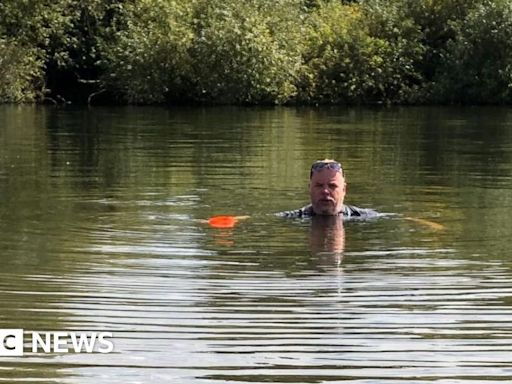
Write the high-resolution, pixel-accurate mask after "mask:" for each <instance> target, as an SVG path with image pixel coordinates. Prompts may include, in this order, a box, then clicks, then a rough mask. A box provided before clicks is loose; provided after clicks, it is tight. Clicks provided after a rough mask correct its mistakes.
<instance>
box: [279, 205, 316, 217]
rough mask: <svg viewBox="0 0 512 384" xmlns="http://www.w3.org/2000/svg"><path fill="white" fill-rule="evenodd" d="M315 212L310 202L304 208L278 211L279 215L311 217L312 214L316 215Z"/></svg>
mask: <svg viewBox="0 0 512 384" xmlns="http://www.w3.org/2000/svg"><path fill="white" fill-rule="evenodd" d="M314 214H315V213H314V212H313V206H312V205H311V204H308V205H306V206H304V207H302V208H299V209H294V210H292V211H282V212H278V213H277V216H281V217H292V218H294V217H296V218H301V217H311V216H314Z"/></svg>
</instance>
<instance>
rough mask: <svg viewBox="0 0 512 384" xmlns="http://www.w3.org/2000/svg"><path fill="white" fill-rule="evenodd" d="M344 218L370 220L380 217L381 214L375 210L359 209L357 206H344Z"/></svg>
mask: <svg viewBox="0 0 512 384" xmlns="http://www.w3.org/2000/svg"><path fill="white" fill-rule="evenodd" d="M343 216H344V217H346V218H359V219H368V218H372V217H377V216H379V213H378V212H377V211H375V210H373V209H369V208H359V207H356V206H355V205H347V204H345V205H344V206H343Z"/></svg>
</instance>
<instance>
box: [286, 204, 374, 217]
mask: <svg viewBox="0 0 512 384" xmlns="http://www.w3.org/2000/svg"><path fill="white" fill-rule="evenodd" d="M277 215H278V216H282V217H297V218H301V217H312V216H316V215H317V214H316V213H315V211H313V206H312V205H311V204H308V205H306V206H305V207H302V208H299V209H296V210H293V211H284V212H279V213H278V214H277ZM338 216H343V219H368V218H372V217H377V216H379V213H378V212H377V211H374V210H373V209H367V208H359V207H355V206H353V205H346V204H344V205H343V209H342V210H341V211H340V212H338Z"/></svg>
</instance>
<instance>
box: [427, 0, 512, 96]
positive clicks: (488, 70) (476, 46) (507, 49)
mask: <svg viewBox="0 0 512 384" xmlns="http://www.w3.org/2000/svg"><path fill="white" fill-rule="evenodd" d="M435 80H436V83H435V90H436V92H437V94H436V95H435V96H436V100H438V101H441V102H447V103H453V102H457V103H479V104H488V103H492V104H496V103H510V102H512V3H511V2H510V1H508V0H493V1H491V0H486V1H482V3H481V4H479V5H478V6H476V7H475V8H473V9H472V10H471V12H469V14H468V16H467V17H466V18H465V20H464V22H462V23H459V24H458V25H457V31H456V35H455V37H454V38H453V39H452V40H450V41H449V42H448V43H447V49H446V55H445V58H444V61H443V62H442V63H441V65H440V71H439V74H438V76H437V78H436V79H435Z"/></svg>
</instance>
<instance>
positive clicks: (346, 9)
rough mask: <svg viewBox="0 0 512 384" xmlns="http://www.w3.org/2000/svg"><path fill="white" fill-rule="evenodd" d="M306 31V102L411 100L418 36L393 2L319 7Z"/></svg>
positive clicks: (416, 77)
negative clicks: (308, 29) (308, 30)
mask: <svg viewBox="0 0 512 384" xmlns="http://www.w3.org/2000/svg"><path fill="white" fill-rule="evenodd" d="M310 28H311V30H310V32H309V33H308V47H307V50H306V52H305V55H304V58H305V60H306V64H307V66H308V69H309V71H308V74H307V80H308V81H306V87H305V91H306V93H305V95H304V98H305V99H306V100H308V99H309V100H313V101H319V102H329V103H340V102H341V103H368V102H371V103H374V102H409V101H412V100H413V99H415V98H416V97H417V93H418V90H417V89H418V87H419V85H420V84H421V74H419V73H417V71H416V67H415V65H416V63H417V62H418V61H419V60H420V59H421V57H422V54H423V46H422V45H421V42H420V36H421V34H420V32H419V31H418V29H417V27H416V26H415V25H414V24H413V22H412V20H410V19H407V18H405V17H404V13H403V12H402V11H401V8H400V7H399V4H397V2H392V1H391V2H387V3H386V5H385V6H383V5H382V4H380V2H378V1H370V2H367V3H365V4H364V6H360V5H343V4H342V3H339V2H328V3H324V4H322V5H321V6H320V7H319V8H318V9H317V10H316V12H314V13H313V14H312V15H311V21H310Z"/></svg>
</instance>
